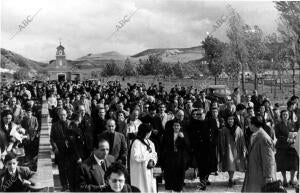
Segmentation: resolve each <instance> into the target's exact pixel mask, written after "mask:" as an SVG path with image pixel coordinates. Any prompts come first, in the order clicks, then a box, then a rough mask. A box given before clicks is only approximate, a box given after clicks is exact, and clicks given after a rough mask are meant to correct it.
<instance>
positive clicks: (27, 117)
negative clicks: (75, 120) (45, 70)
mask: <svg viewBox="0 0 300 193" xmlns="http://www.w3.org/2000/svg"><path fill="white" fill-rule="evenodd" d="M43 94H45V89H44V86H43V84H40V83H38V82H28V83H20V82H15V83H12V84H8V85H1V94H0V113H1V119H0V125H1V127H0V191H1V192H11V191H26V190H28V186H29V185H31V182H30V181H28V180H29V178H31V177H32V176H33V175H34V174H35V172H34V171H36V169H37V164H36V162H37V154H38V148H39V147H38V146H39V134H40V125H41V124H40V122H41V100H42V96H43ZM18 165H20V166H18Z"/></svg>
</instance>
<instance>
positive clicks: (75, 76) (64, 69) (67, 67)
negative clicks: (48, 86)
mask: <svg viewBox="0 0 300 193" xmlns="http://www.w3.org/2000/svg"><path fill="white" fill-rule="evenodd" d="M78 63H79V62H78V61H70V60H66V53H65V48H64V47H63V46H62V45H61V43H60V45H59V46H58V47H57V48H56V60H51V61H50V62H49V66H48V67H47V71H48V74H49V75H50V76H49V79H50V80H58V81H66V80H67V81H69V80H78V81H81V80H82V79H83V73H84V72H83V71H82V70H80V69H78V67H77V64H78Z"/></svg>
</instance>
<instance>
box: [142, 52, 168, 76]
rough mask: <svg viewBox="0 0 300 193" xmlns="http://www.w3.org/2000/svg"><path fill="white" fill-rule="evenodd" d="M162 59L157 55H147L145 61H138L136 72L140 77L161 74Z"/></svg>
mask: <svg viewBox="0 0 300 193" xmlns="http://www.w3.org/2000/svg"><path fill="white" fill-rule="evenodd" d="M161 66H162V59H161V58H160V57H159V56H158V55H149V56H148V58H147V59H145V60H142V59H140V60H139V65H138V68H137V70H138V72H139V74H142V75H155V76H157V75H158V74H160V73H161Z"/></svg>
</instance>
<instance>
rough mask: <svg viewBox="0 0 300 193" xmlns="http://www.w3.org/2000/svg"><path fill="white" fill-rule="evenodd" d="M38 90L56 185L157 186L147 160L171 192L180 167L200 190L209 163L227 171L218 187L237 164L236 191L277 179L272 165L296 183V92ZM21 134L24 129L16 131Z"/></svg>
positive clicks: (299, 121) (213, 170)
mask: <svg viewBox="0 0 300 193" xmlns="http://www.w3.org/2000/svg"><path fill="white" fill-rule="evenodd" d="M38 89H40V93H39V94H40V95H43V94H45V95H46V96H47V102H48V106H49V114H50V116H51V122H52V125H51V130H50V143H51V146H52V149H53V152H54V154H55V162H56V163H57V165H58V170H59V176H60V182H61V185H62V190H61V191H67V190H69V191H72V192H74V191H88V192H157V183H162V179H161V178H160V174H159V172H158V171H159V170H158V169H157V168H161V171H162V177H163V181H164V185H165V189H166V190H170V191H176V192H181V191H182V190H183V187H184V180H185V174H186V171H187V170H188V169H189V168H195V171H196V173H195V174H196V177H199V185H198V189H199V190H202V191H204V190H206V187H207V186H208V185H210V184H211V183H212V182H210V180H209V176H210V175H218V172H228V176H229V177H228V187H233V186H234V185H235V184H236V181H235V179H234V173H235V172H237V171H239V172H245V179H244V184H243V187H242V191H243V192H261V191H262V188H263V187H265V186H266V185H267V184H271V183H272V182H276V181H277V176H276V172H277V171H280V172H281V173H282V176H283V186H285V187H288V186H293V187H296V181H297V180H296V179H295V178H296V176H295V173H296V171H298V165H299V154H298V153H297V151H298V149H297V148H298V146H299V145H296V144H297V141H296V140H297V139H298V137H297V136H298V130H299V127H300V106H298V105H299V104H298V103H299V101H298V100H299V98H298V97H297V96H292V97H291V98H290V99H289V100H288V102H287V103H286V107H284V108H282V107H280V105H279V104H272V102H271V101H270V100H269V99H268V98H266V97H265V96H262V95H258V93H257V91H253V94H252V95H245V96H243V97H241V94H240V93H239V89H238V88H236V89H235V90H234V92H233V93H232V95H230V96H228V97H227V99H226V103H225V104H219V103H218V100H212V101H210V100H208V99H207V97H206V93H205V92H204V91H201V90H199V89H196V88H194V87H179V86H178V85H175V86H174V87H173V88H171V89H170V91H167V90H166V88H164V86H163V84H162V83H159V84H158V85H156V84H151V85H150V86H149V87H148V88H147V87H146V86H145V85H144V84H130V83H128V84H127V86H125V87H124V86H121V83H120V82H118V81H110V82H107V83H102V82H100V81H84V82H71V81H69V82H56V81H54V82H48V83H44V84H43V85H42V86H41V87H38V88H35V90H38ZM10 90H11V89H10ZM8 93H9V92H8ZM15 93H16V92H14V93H12V94H15ZM7 95H11V94H7ZM7 95H6V94H4V96H5V97H6V98H5V100H4V103H5V102H6V101H7V102H8V104H9V101H10V100H11V99H10V97H7ZM21 96H22V95H21ZM17 99H18V100H22V99H19V98H18V97H17ZM25 101H26V102H27V103H29V102H28V101H30V100H28V99H27V100H25ZM7 108H8V107H7ZM26 109H27V108H26ZM28 109H32V108H28ZM11 110H12V109H7V111H3V112H2V113H3V115H4V116H2V118H1V129H2V130H3V131H4V132H3V133H4V134H5V135H6V140H7V143H6V144H5V145H4V147H5V148H4V149H3V151H2V152H9V153H7V155H9V156H6V157H9V158H11V157H14V156H13V155H11V154H12V153H11V152H12V151H11V149H13V148H12V147H14V145H15V141H16V140H12V134H11V133H12V132H10V129H9V127H7V124H8V122H9V121H8V120H9V119H10V122H11V123H14V122H16V124H18V123H17V120H18V118H15V117H11V118H10V117H9V116H10V115H11V114H10V113H9V112H11ZM26 112H27V111H26ZM5 113H6V114H5ZM28 114H30V113H28ZM2 125H3V126H2ZM21 125H22V124H21ZM23 128H25V126H23ZM36 130H37V131H38V129H36ZM30 133H31V129H27V128H25V135H26V134H28V135H29V136H30ZM33 133H34V132H33ZM37 133H38V132H37ZM0 134H1V133H0ZM0 144H1V141H0ZM11 144H13V145H11ZM11 146H12V147H11ZM24 146H25V147H26V145H24ZM1 150H2V149H1ZM25 150H26V148H25ZM7 163H9V162H7V160H6V161H5V159H4V165H5V166H6V165H7ZM5 168H9V166H7V167H5ZM7 171H8V170H7ZM9 171H10V170H9ZM287 171H290V178H289V181H288V180H287V177H286V172H287ZM7 173H8V174H10V173H11V172H7ZM8 174H6V175H8ZM297 174H298V175H299V173H297ZM298 175H297V176H298ZM154 176H157V177H156V178H155V177H154Z"/></svg>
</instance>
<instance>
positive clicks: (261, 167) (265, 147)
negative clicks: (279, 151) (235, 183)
mask: <svg viewBox="0 0 300 193" xmlns="http://www.w3.org/2000/svg"><path fill="white" fill-rule="evenodd" d="M262 126H263V123H262V122H260V121H259V119H258V118H257V117H252V118H251V121H250V129H251V131H252V132H253V134H252V136H251V140H250V143H251V146H250V151H249V157H248V169H247V171H246V174H245V180H244V184H243V188H242V192H261V188H262V187H263V186H264V185H265V184H267V183H269V182H273V181H276V162H275V152H274V144H273V142H272V139H271V137H270V136H269V135H268V134H267V133H266V132H265V131H264V130H263V128H262Z"/></svg>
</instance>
